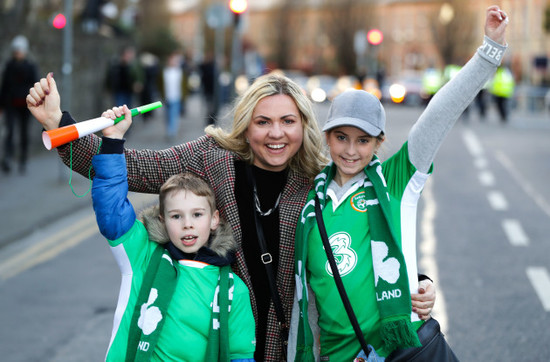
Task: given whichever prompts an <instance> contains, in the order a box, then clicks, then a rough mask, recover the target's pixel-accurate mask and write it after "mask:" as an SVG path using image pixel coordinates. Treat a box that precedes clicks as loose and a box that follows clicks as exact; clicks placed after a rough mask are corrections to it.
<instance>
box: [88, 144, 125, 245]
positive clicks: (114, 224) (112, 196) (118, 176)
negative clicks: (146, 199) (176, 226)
mask: <svg viewBox="0 0 550 362" xmlns="http://www.w3.org/2000/svg"><path fill="white" fill-rule="evenodd" d="M92 165H93V167H94V170H95V178H94V182H93V186H92V200H93V207H94V211H95V213H96V219H97V225H98V227H99V231H100V232H101V234H102V235H103V236H105V238H107V239H108V240H116V239H118V238H119V237H121V236H122V235H124V234H125V233H126V232H127V231H128V230H130V228H131V227H132V225H133V224H134V222H135V221H136V213H135V211H134V208H133V206H132V204H131V203H130V201H129V200H128V198H127V197H126V195H128V182H127V171H126V161H125V159H124V154H99V155H96V156H94V158H93V159H92ZM97 200H101V202H98V201H97Z"/></svg>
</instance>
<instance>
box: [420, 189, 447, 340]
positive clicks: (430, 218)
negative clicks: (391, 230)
mask: <svg viewBox="0 0 550 362" xmlns="http://www.w3.org/2000/svg"><path fill="white" fill-rule="evenodd" d="M432 182H433V179H431V180H430V181H429V182H427V183H426V186H425V187H424V190H423V191H422V198H423V202H424V213H423V215H422V223H421V232H422V238H421V240H422V241H421V243H420V246H419V250H420V255H421V259H420V263H419V264H420V265H421V266H422V269H423V271H424V274H426V275H428V276H429V277H430V278H432V279H433V280H439V278H438V273H439V272H438V268H437V263H436V260H435V251H436V248H437V238H436V236H435V228H434V219H435V215H436V211H437V204H436V202H435V199H434V196H433V192H432ZM435 289H436V296H437V297H436V302H435V305H434V308H433V312H432V314H433V316H434V318H436V319H437V320H438V322H439V324H440V325H441V330H442V332H443V333H444V334H447V328H448V325H447V308H446V305H445V295H444V294H443V291H442V290H441V289H439V288H438V285H437V284H435Z"/></svg>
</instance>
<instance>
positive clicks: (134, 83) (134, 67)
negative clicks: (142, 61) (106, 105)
mask: <svg viewBox="0 0 550 362" xmlns="http://www.w3.org/2000/svg"><path fill="white" fill-rule="evenodd" d="M106 85H107V89H108V90H109V91H111V93H112V95H113V99H114V102H115V104H116V105H117V106H122V105H124V104H126V105H127V106H128V107H132V106H133V105H134V97H135V96H136V95H137V94H139V93H140V92H141V90H142V88H143V70H142V69H141V66H140V65H139V62H137V61H136V50H135V48H134V47H133V46H126V47H124V48H123V49H122V51H121V53H120V55H119V57H118V58H117V59H116V60H115V61H114V62H113V63H112V64H111V65H110V66H109V69H108V71H107V79H106Z"/></svg>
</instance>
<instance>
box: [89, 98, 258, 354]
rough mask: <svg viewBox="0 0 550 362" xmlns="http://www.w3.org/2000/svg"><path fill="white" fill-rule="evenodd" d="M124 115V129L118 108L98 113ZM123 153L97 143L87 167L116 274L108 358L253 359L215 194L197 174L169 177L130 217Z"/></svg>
mask: <svg viewBox="0 0 550 362" xmlns="http://www.w3.org/2000/svg"><path fill="white" fill-rule="evenodd" d="M122 112H124V114H125V116H126V118H125V120H123V121H121V122H126V123H127V125H128V126H129V124H130V122H131V114H130V111H129V109H128V107H126V106H124V107H115V108H113V110H109V111H106V112H105V113H104V114H103V116H105V117H110V118H113V119H114V118H115V117H117V116H121V115H122V114H123V113H122ZM126 129H127V128H126ZM122 135H123V134H121V136H122ZM123 150H124V140H123V139H114V138H107V137H104V138H103V143H102V145H101V149H100V153H99V155H96V156H94V158H93V161H92V163H93V167H94V170H95V173H96V175H95V177H94V182H93V188H92V199H93V205H94V210H95V213H96V217H97V223H98V226H99V229H100V231H101V233H102V234H103V235H104V236H105V237H106V238H107V239H108V241H109V245H110V246H111V249H112V252H113V254H114V256H115V258H116V260H117V262H118V265H119V267H120V270H121V273H122V283H121V287H120V293H119V300H118V305H117V309H116V312H115V320H114V326H113V333H112V337H111V342H110V346H109V350H108V352H107V357H106V360H107V361H134V360H140V361H143V360H147V361H149V360H151V361H229V360H232V361H253V356H254V350H255V343H256V341H255V323H254V317H253V314H252V307H251V304H250V295H249V292H248V288H247V287H246V285H245V284H244V283H243V281H242V280H241V279H240V278H239V277H238V276H236V275H235V274H234V273H232V272H231V267H230V264H231V262H232V261H233V259H234V251H235V249H236V243H235V240H234V239H233V237H232V233H231V230H230V229H229V227H226V226H225V224H224V223H222V220H221V219H220V216H219V212H218V210H217V209H216V204H215V197H214V192H213V191H212V189H211V188H210V186H209V185H208V184H207V183H206V182H205V181H204V180H203V179H201V178H199V177H198V176H196V175H193V174H190V173H185V174H177V175H174V176H172V177H170V178H169V179H168V180H167V181H166V182H165V183H164V184H163V186H162V187H161V189H160V194H159V201H160V203H159V206H155V207H153V208H151V209H148V210H146V211H145V212H144V213H143V214H142V215H141V220H137V219H136V215H135V213H134V209H133V207H132V205H131V204H130V202H129V200H128V199H127V193H128V180H127V173H126V162H125V158H124V154H123Z"/></svg>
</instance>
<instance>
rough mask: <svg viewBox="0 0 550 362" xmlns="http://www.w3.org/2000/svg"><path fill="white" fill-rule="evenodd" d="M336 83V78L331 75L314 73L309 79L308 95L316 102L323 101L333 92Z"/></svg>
mask: <svg viewBox="0 0 550 362" xmlns="http://www.w3.org/2000/svg"><path fill="white" fill-rule="evenodd" d="M336 83H337V80H336V78H335V77H333V76H331V75H313V76H311V77H309V79H308V81H307V85H306V89H307V95H308V96H309V97H310V98H311V99H312V100H313V101H314V102H318V103H323V102H324V101H326V100H329V97H330V96H331V95H332V94H333V91H334V89H335V88H336Z"/></svg>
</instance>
